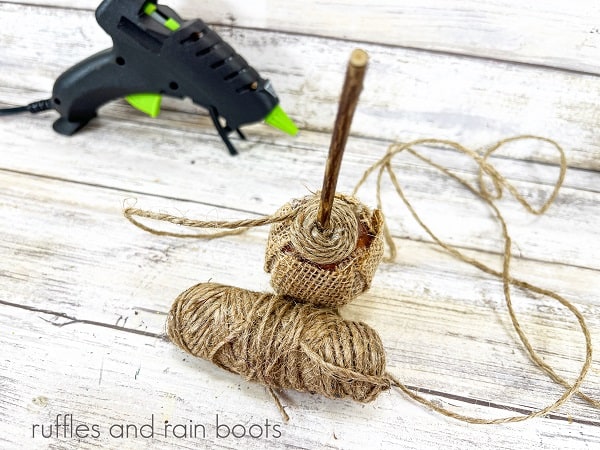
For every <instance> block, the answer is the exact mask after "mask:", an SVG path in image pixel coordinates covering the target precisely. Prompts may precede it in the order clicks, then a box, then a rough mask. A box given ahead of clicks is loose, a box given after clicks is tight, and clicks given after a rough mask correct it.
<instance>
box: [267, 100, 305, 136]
mask: <svg viewBox="0 0 600 450" xmlns="http://www.w3.org/2000/svg"><path fill="white" fill-rule="evenodd" d="M265 123H267V124H269V125H271V126H272V127H275V128H277V129H278V130H281V131H283V132H284V133H287V134H289V135H290V136H296V135H297V134H298V127H297V126H296V124H295V123H294V122H293V121H292V119H290V118H289V117H288V115H287V114H286V113H285V111H284V110H283V108H282V107H281V106H280V105H277V106H276V107H275V108H273V111H271V112H270V113H269V115H268V116H267V117H266V118H265Z"/></svg>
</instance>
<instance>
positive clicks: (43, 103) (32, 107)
mask: <svg viewBox="0 0 600 450" xmlns="http://www.w3.org/2000/svg"><path fill="white" fill-rule="evenodd" d="M49 109H52V100H50V99H48V100H40V101H39V102H33V103H30V104H29V105H26V106H17V107H15V108H0V116H10V115H12V114H21V113H26V112H29V113H33V114H37V113H40V112H42V111H47V110H49Z"/></svg>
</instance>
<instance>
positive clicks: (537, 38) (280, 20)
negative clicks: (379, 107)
mask: <svg viewBox="0 0 600 450" xmlns="http://www.w3.org/2000/svg"><path fill="white" fill-rule="evenodd" d="M6 3H16V4H19V5H22V4H24V3H25V4H27V3H29V2H27V1H25V2H24V1H23V0H7V1H6ZM31 3H34V4H39V5H47V6H52V7H55V6H61V7H65V8H77V9H84V10H86V14H88V15H91V14H90V11H91V10H93V9H95V8H96V6H97V5H98V4H99V1H98V0H84V1H81V0H78V1H75V0H38V1H36V2H31ZM165 4H167V5H169V6H171V7H172V8H174V9H175V10H176V11H177V12H179V13H180V14H181V15H183V16H184V17H187V18H195V17H200V18H202V19H203V20H205V21H208V22H210V23H218V24H221V25H224V26H235V27H244V28H259V29H267V30H277V31H283V32H293V33H301V34H308V35H321V36H328V37H334V38H339V39H346V40H352V41H361V42H371V43H373V42H377V43H385V44H388V45H394V46H403V47H412V48H418V49H426V50H432V51H436V52H447V53H453V54H461V55H473V56H477V57H482V58H493V59H501V60H508V61H520V62H525V63H532V64H541V65H547V66H553V67H561V68H565V69H568V70H576V71H585V72H591V73H600V66H599V64H598V61H597V60H598V58H597V54H598V49H599V47H600V32H599V30H598V20H597V19H598V17H600V6H599V5H598V2H596V1H594V0H576V1H572V2H564V1H561V0H551V1H545V2H525V3H524V2H519V1H515V0H496V1H494V2H485V3H482V2H478V1H476V0H449V1H444V2H439V1H437V0H426V1H423V0H404V1H402V2H399V1H396V0H378V1H377V2H375V3H369V4H368V6H366V5H365V4H364V3H360V2H352V1H348V0H335V1H323V0H309V1H300V0H291V1H287V2H285V3H278V2H267V1H264V0H257V1H246V2H244V3H239V2H238V3H232V2H227V1H222V0H214V1H211V2H188V1H183V0H171V1H168V2H165ZM332 18H335V20H332Z"/></svg>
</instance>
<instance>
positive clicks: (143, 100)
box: [125, 94, 162, 118]
mask: <svg viewBox="0 0 600 450" xmlns="http://www.w3.org/2000/svg"><path fill="white" fill-rule="evenodd" d="M125 100H127V101H128V102H129V104H130V105H131V106H133V107H134V108H135V109H139V110H140V111H142V112H143V113H146V114H148V115H149V116H150V117H152V118H154V117H156V116H158V115H159V114H160V103H161V101H162V95H159V94H133V95H128V96H127V97H125Z"/></svg>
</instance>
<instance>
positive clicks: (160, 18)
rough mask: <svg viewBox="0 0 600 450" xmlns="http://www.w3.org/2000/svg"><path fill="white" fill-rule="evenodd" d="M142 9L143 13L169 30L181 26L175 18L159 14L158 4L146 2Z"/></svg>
mask: <svg viewBox="0 0 600 450" xmlns="http://www.w3.org/2000/svg"><path fill="white" fill-rule="evenodd" d="M142 11H144V14H147V15H149V16H150V17H152V18H153V19H154V20H156V21H157V22H159V23H161V24H162V25H163V26H164V27H165V28H167V29H169V30H171V31H177V30H179V28H181V25H180V24H179V22H177V21H176V20H175V19H173V18H171V17H165V16H164V15H163V14H161V13H160V11H159V10H158V6H156V4H155V3H146V4H145V5H144V7H143V8H142Z"/></svg>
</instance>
